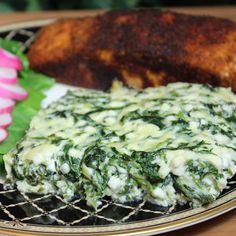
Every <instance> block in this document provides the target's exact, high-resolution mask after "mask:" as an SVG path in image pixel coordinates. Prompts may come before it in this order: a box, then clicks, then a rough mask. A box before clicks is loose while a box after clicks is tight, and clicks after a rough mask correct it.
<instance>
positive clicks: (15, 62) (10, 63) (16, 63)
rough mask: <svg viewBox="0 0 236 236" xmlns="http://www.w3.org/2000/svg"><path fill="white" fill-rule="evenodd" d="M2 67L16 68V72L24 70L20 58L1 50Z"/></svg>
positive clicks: (0, 62) (0, 60) (0, 61)
mask: <svg viewBox="0 0 236 236" xmlns="http://www.w3.org/2000/svg"><path fill="white" fill-rule="evenodd" d="M0 66H3V67H8V68H14V69H16V70H21V69H22V64H21V61H20V59H19V57H17V56H15V55H13V54H11V53H10V52H7V51H6V50H4V49H2V48H0Z"/></svg>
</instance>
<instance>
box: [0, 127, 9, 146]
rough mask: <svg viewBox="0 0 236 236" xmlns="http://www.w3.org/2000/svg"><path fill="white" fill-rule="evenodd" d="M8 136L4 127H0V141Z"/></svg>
mask: <svg viewBox="0 0 236 236" xmlns="http://www.w3.org/2000/svg"><path fill="white" fill-rule="evenodd" d="M7 136H8V133H7V131H6V130H5V129H1V128H0V143H1V142H2V141H4V140H5V139H6V138H7Z"/></svg>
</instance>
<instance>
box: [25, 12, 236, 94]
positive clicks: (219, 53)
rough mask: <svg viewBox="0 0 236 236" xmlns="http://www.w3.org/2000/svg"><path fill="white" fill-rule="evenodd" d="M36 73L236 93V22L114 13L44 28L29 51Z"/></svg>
mask: <svg viewBox="0 0 236 236" xmlns="http://www.w3.org/2000/svg"><path fill="white" fill-rule="evenodd" d="M28 56H29V60H30V65H31V67H32V68H33V69H35V70H38V71H41V72H43V73H46V74H49V75H51V76H54V77H56V78H57V79H58V80H59V81H62V82H65V83H70V84H73V85H79V86H84V87H93V88H101V89H105V88H108V87H109V86H110V85H111V82H112V80H113V79H114V78H118V79H120V80H122V81H123V82H124V83H125V84H127V85H131V86H135V87H141V88H143V87H148V86H158V85H164V84H167V83H169V82H175V81H186V82H197V83H209V84H212V85H214V86H226V87H228V86H231V87H232V89H233V90H234V91H236V23H234V22H232V21H230V20H225V19H220V18H215V17H207V16H191V15H185V14H178V13H173V12H169V11H160V10H157V9H152V10H150V9H141V10H132V11H111V12H107V13H105V14H103V15H98V16H96V17H89V18H83V19H77V20H75V19H65V20H60V21H58V22H56V23H53V24H51V25H49V26H46V27H43V29H42V30H41V31H40V32H39V35H38V37H37V39H36V41H35V42H34V43H33V45H32V47H31V49H30V51H29V53H28Z"/></svg>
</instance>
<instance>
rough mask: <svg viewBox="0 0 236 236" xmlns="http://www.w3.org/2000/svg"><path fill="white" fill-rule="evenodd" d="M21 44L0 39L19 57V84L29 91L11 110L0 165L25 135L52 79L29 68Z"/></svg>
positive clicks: (0, 45)
mask: <svg viewBox="0 0 236 236" xmlns="http://www.w3.org/2000/svg"><path fill="white" fill-rule="evenodd" d="M21 46H22V45H21V44H20V43H19V42H17V41H13V40H4V39H0V47H1V48H4V49H6V50H7V51H9V52H11V53H13V54H15V55H17V56H19V57H20V59H21V62H22V64H23V69H22V71H21V72H20V73H19V84H20V85H21V86H22V87H23V88H24V89H25V90H26V91H27V92H28V93H29V97H28V98H27V99H26V100H24V101H21V102H17V104H16V106H15V108H14V110H13V112H12V118H13V123H12V125H11V126H10V127H9V128H8V132H9V136H8V138H7V139H6V140H5V141H4V142H3V143H1V144H0V167H1V170H3V169H4V167H3V164H4V163H3V158H2V157H3V155H4V154H5V153H7V152H8V151H10V149H11V148H13V147H14V145H15V144H16V143H17V142H18V141H19V140H20V139H21V138H22V137H23V136H24V135H25V131H26V130H27V129H28V126H29V123H30V121H31V119H32V118H33V116H35V115H36V113H37V112H38V110H40V108H41V101H42V100H43V99H44V97H45V95H44V94H43V92H44V91H45V90H47V89H49V88H50V87H51V86H52V85H53V84H54V80H53V79H52V78H50V77H47V76H45V75H42V74H39V73H36V72H34V71H32V70H30V69H29V62H28V59H27V57H26V55H24V54H23V52H22V50H21Z"/></svg>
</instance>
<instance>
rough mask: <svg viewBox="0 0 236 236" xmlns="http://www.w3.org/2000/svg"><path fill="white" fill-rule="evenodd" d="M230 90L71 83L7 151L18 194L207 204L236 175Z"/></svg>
mask: <svg viewBox="0 0 236 236" xmlns="http://www.w3.org/2000/svg"><path fill="white" fill-rule="evenodd" d="M235 121H236V96H235V95H234V94H233V93H232V92H231V91H230V90H229V89H226V88H212V87H209V86H206V85H197V84H188V83H173V84H169V85H168V86H166V87H159V88H147V89H144V90H135V89H128V88H125V87H122V86H119V85H117V84H116V86H114V88H113V89H112V90H111V92H109V93H105V92H99V91H92V90H85V89H78V90H76V91H73V92H68V93H67V94H66V95H65V96H64V97H63V98H61V99H59V100H58V101H57V102H54V103H52V104H51V105H49V107H47V108H46V109H43V110H41V111H40V112H39V113H38V115H37V116H36V117H34V119H33V120H32V122H31V125H30V128H29V130H28V132H27V134H26V136H25V137H24V139H23V140H22V141H21V142H20V143H18V144H17V146H16V148H15V149H13V150H12V151H11V152H9V153H8V154H7V155H5V156H4V161H5V166H6V170H7V179H8V182H9V183H11V184H15V185H16V186H17V188H18V189H19V190H20V191H23V192H32V193H42V194H46V193H56V194H60V195H62V196H63V197H64V198H65V199H71V198H72V197H74V196H76V195H82V196H84V197H85V198H86V200H87V203H88V205H90V206H93V207H94V208H96V207H98V206H99V204H100V203H101V200H102V198H103V197H105V196H110V197H111V198H112V199H113V200H114V201H118V202H128V201H134V200H141V199H143V198H145V199H147V200H149V201H152V202H153V203H156V204H158V205H161V206H171V205H175V204H177V203H183V202H186V201H189V202H190V203H192V204H193V205H194V206H199V205H203V204H207V203H210V202H212V201H214V200H215V199H216V198H217V196H219V194H220V193H221V191H222V190H223V189H224V188H225V187H226V185H227V180H228V179H229V178H231V177H232V176H233V175H235V173H236V122H235Z"/></svg>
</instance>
